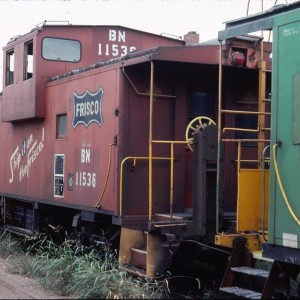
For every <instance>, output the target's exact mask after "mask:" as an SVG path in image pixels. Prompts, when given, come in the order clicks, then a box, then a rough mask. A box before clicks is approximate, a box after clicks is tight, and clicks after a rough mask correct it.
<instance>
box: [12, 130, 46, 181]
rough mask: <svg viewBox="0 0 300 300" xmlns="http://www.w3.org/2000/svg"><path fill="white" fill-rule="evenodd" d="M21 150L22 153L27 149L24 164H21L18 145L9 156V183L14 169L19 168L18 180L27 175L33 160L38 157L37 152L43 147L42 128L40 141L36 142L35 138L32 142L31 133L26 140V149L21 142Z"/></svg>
mask: <svg viewBox="0 0 300 300" xmlns="http://www.w3.org/2000/svg"><path fill="white" fill-rule="evenodd" d="M21 145H22V147H21V152H22V154H23V155H24V154H25V153H26V151H27V149H29V151H28V154H27V161H26V162H25V164H22V165H21V161H22V155H21V153H20V152H19V146H18V147H17V148H16V149H15V151H14V153H13V154H12V156H11V157H10V170H11V177H10V179H9V183H12V182H13V181H14V171H16V170H19V181H22V179H23V178H24V177H25V176H26V177H28V176H29V169H30V167H31V166H32V164H33V163H34V162H35V160H36V159H37V158H38V156H39V154H40V153H41V151H42V150H43V148H44V128H43V129H42V138H41V141H40V142H38V141H37V140H35V141H34V143H33V135H32V134H31V135H30V136H29V138H28V139H27V141H26V147H25V148H26V149H25V148H24V143H22V144H21Z"/></svg>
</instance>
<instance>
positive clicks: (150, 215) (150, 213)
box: [119, 140, 187, 221]
mask: <svg viewBox="0 0 300 300" xmlns="http://www.w3.org/2000/svg"><path fill="white" fill-rule="evenodd" d="M152 143H157V144H170V156H169V157H156V156H153V157H152V158H151V159H152V160H169V161H170V193H169V194H170V198H169V206H170V219H171V220H172V218H173V203H174V161H175V157H174V146H175V145H178V144H187V142H186V141H168V140H153V141H152ZM128 160H132V161H133V166H135V165H136V163H137V161H138V160H146V161H149V160H150V157H149V156H127V157H125V158H124V159H123V160H122V162H121V167H120V187H119V188H120V197H119V199H120V200H119V209H120V216H123V201H124V200H123V176H124V165H125V163H126V162H127V161H128ZM148 187H149V189H151V190H152V189H153V180H152V177H149V178H148ZM151 194H152V192H151ZM152 218H153V200H152V197H151V198H149V199H148V220H149V221H152Z"/></svg>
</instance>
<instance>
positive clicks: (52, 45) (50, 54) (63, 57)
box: [42, 38, 81, 62]
mask: <svg viewBox="0 0 300 300" xmlns="http://www.w3.org/2000/svg"><path fill="white" fill-rule="evenodd" d="M42 56H43V58H44V59H48V60H55V61H69V62H79V61H80V59H81V44H80V42H79V41H76V40H66V39H57V38H44V39H43V44H42Z"/></svg>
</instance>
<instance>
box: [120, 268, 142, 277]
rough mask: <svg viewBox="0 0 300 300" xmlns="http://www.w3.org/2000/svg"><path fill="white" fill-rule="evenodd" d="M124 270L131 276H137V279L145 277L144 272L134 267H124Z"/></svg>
mask: <svg viewBox="0 0 300 300" xmlns="http://www.w3.org/2000/svg"><path fill="white" fill-rule="evenodd" d="M124 269H125V270H126V271H127V272H128V273H131V274H134V275H137V276H139V277H146V270H144V269H141V268H137V267H134V266H126V267H124Z"/></svg>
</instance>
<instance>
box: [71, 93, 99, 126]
mask: <svg viewBox="0 0 300 300" xmlns="http://www.w3.org/2000/svg"><path fill="white" fill-rule="evenodd" d="M102 98H103V88H102V87H100V88H99V90H98V91H97V92H96V93H91V92H90V91H89V90H88V89H87V90H86V92H85V93H84V94H82V95H79V94H77V93H76V92H74V96H73V104H74V113H73V122H72V124H73V127H74V128H75V127H76V126H77V125H78V124H80V123H81V124H83V125H84V126H85V127H88V126H89V124H91V123H92V122H96V123H97V124H98V125H99V126H101V124H102V122H103V116H102Z"/></svg>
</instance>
